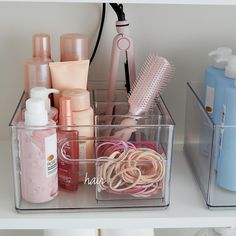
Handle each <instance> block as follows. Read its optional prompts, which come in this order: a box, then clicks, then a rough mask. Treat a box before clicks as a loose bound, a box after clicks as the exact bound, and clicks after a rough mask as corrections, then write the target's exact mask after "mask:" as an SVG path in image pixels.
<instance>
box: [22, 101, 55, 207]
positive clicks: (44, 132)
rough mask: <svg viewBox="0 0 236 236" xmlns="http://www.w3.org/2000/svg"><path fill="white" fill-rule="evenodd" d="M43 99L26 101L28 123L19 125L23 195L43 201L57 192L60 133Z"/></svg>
mask: <svg viewBox="0 0 236 236" xmlns="http://www.w3.org/2000/svg"><path fill="white" fill-rule="evenodd" d="M53 125H55V123H54V122H49V121H48V114H47V111H46V109H45V105H44V101H43V100H42V99H37V98H31V99H28V100H27V101H26V112H25V122H20V123H19V124H18V139H19V158H20V168H21V172H20V175H21V195H22V198H23V199H24V200H25V201H28V202H31V203H43V202H48V201H50V200H52V199H54V198H55V197H56V196H57V193H58V175H57V134H56V128H55V127H53Z"/></svg>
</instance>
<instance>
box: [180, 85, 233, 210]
mask: <svg viewBox="0 0 236 236" xmlns="http://www.w3.org/2000/svg"><path fill="white" fill-rule="evenodd" d="M203 98H204V88H203V84H202V83H200V82H189V83H187V103H186V117H185V142H184V151H185V153H186V156H187V160H188V161H189V163H190V166H191V168H192V170H193V172H194V174H195V176H196V179H197V181H198V183H199V186H200V188H201V191H202V194H203V196H204V199H205V201H206V204H207V206H208V207H209V208H212V209H216V208H232V207H236V191H233V189H232V186H234V185H236V178H233V176H234V173H236V168H235V163H234V160H232V161H231V164H230V163H229V161H228V160H227V159H226V158H231V156H226V155H224V156H223V155H222V153H223V152H224V151H223V150H228V149H231V148H233V147H235V146H236V140H231V142H225V141H226V137H227V135H231V134H233V133H236V124H235V125H230V126H229V125H228V126H226V125H220V124H215V123H214V122H213V120H212V119H211V117H210V116H209V114H208V113H207V112H206V111H205V109H204V105H203V102H202V101H203ZM231 176H232V177H231ZM230 177H231V178H230ZM228 186H230V187H231V189H229V187H228Z"/></svg>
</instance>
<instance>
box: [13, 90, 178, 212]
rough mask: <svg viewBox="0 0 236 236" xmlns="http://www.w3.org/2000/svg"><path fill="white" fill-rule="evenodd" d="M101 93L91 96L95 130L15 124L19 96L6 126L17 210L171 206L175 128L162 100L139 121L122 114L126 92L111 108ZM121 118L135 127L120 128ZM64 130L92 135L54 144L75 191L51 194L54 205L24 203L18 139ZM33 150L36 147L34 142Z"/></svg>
mask: <svg viewBox="0 0 236 236" xmlns="http://www.w3.org/2000/svg"><path fill="white" fill-rule="evenodd" d="M104 93H106V90H98V91H93V92H91V98H92V106H93V109H94V113H95V116H94V125H93V126H83V127H78V126H70V127H63V126H60V125H52V126H47V127H26V126H24V125H22V123H20V122H19V120H20V119H21V116H22V109H23V108H24V97H23V96H22V98H21V101H20V103H19V105H18V107H17V109H16V112H15V114H14V116H13V118H12V121H11V124H10V125H11V130H12V156H13V167H14V185H15V207H16V210H17V211H19V212H33V211H35V212H38V211H74V210H77V211H81V210H85V211H88V210H99V209H103V210H104V209H106V210H108V209H114V208H144V207H145V208H153V207H159V208H166V207H167V206H168V205H169V203H170V175H171V159H172V145H173V134H174V126H175V125H174V121H173V119H172V118H171V116H170V114H169V112H168V110H167V108H166V106H165V104H164V102H163V100H162V98H158V99H157V100H156V101H155V103H154V105H153V107H152V108H151V109H150V111H149V112H148V113H146V114H143V115H142V116H128V115H126V114H127V112H128V103H127V94H126V93H125V92H124V91H122V90H120V91H119V90H117V91H116V93H117V94H118V95H116V97H117V99H116V102H113V103H106V102H105V101H106V96H104ZM121 94H122V96H121ZM121 98H122V99H121ZM108 105H111V106H112V107H113V115H111V116H107V115H106V107H107V106H108ZM124 119H131V120H135V122H134V123H133V125H131V126H127V125H121V122H122V120H124ZM68 128H69V130H76V129H79V128H85V129H86V128H88V129H92V131H93V132H92V133H93V135H91V136H90V137H83V136H81V137H80V136H79V138H77V139H70V140H65V141H64V142H60V143H58V144H57V158H58V164H59V162H60V165H62V164H63V165H67V168H69V169H70V171H71V172H73V173H74V176H76V179H77V181H76V183H78V189H77V190H73V191H69V190H65V189H64V188H63V187H61V186H59V191H58V193H57V194H56V193H55V196H53V199H52V200H50V201H45V202H41V203H40V202H36V203H33V202H32V201H29V200H28V199H26V197H25V193H24V191H26V190H25V189H28V188H30V187H29V185H27V184H25V181H26V180H25V179H24V178H23V174H22V173H23V171H25V170H22V165H23V163H24V158H21V155H22V150H23V145H22V144H21V142H20V140H19V138H20V137H21V134H22V132H27V133H29V134H30V135H31V136H32V137H37V132H40V131H42V130H46V131H45V132H47V130H50V129H55V130H56V131H57V137H58V136H59V135H60V131H61V130H65V129H68ZM118 134H119V135H118ZM120 134H122V135H120ZM123 134H125V137H124V136H123ZM31 136H30V137H31ZM31 141H32V140H29V142H31ZM32 145H37V143H33V142H32ZM87 147H89V151H88V148H87ZM30 148H31V147H30ZM32 148H33V147H32ZM68 166H69V167H68ZM31 167H32V169H34V168H35V172H34V173H36V172H37V168H38V167H37V164H35V163H31ZM45 168H46V167H45ZM60 173H61V172H60V171H59V173H58V175H59V177H58V178H59V180H60V181H64V180H63V178H62V177H61V175H60ZM23 181H24V182H23ZM27 181H28V180H27ZM66 181H67V182H66ZM68 181H70V180H68V179H66V180H65V184H67V183H68ZM31 182H33V181H31ZM31 182H29V181H28V182H27V183H28V184H29V183H31ZM33 191H35V192H33V193H32V194H35V195H37V194H39V195H40V191H41V190H40V188H39V189H34V190H33ZM37 191H38V192H37Z"/></svg>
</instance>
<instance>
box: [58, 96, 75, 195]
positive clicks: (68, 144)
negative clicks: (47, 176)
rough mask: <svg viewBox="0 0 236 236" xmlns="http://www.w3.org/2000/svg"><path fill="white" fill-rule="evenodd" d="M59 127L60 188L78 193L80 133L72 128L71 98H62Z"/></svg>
mask: <svg viewBox="0 0 236 236" xmlns="http://www.w3.org/2000/svg"><path fill="white" fill-rule="evenodd" d="M59 125H60V126H59V129H58V132H57V144H58V182H59V186H60V187H61V188H63V189H66V190H69V191H76V190H78V184H79V173H78V172H79V164H78V159H79V145H78V139H79V132H78V131H77V130H73V128H72V127H71V126H72V125H73V120H72V109H71V99H70V98H67V97H61V98H60V115H59ZM67 159H70V160H67ZM76 160H77V161H76Z"/></svg>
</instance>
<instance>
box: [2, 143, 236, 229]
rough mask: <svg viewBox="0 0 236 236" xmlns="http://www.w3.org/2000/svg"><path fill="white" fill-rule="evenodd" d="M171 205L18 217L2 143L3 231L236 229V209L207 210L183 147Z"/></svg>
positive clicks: (175, 167) (177, 147) (177, 157)
mask: <svg viewBox="0 0 236 236" xmlns="http://www.w3.org/2000/svg"><path fill="white" fill-rule="evenodd" d="M173 158H174V161H173V169H172V171H173V172H172V184H171V205H170V207H169V208H168V209H167V210H158V209H152V210H138V211H137V210H133V211H125V210H124V211H123V210H122V211H112V212H111V211H110V212H89V213H85V212H80V213H47V214H45V213H44V214H36V213H35V214H19V213H16V211H15V209H14V199H13V184H12V168H11V156H10V144H9V142H1V143H0V191H1V193H0V229H47V228H56V229H60V228H68V229H69V228H70V229H71V228H91V227H93V228H117V227H122V228H150V227H152V228H154V227H155V228H157V227H158V228H190V227H191V228H192V227H225V226H236V210H228V211H226V210H224V211H223V210H219V211H211V210H208V209H207V207H206V205H205V201H204V200H203V197H202V194H201V192H200V190H199V188H198V186H197V184H196V182H195V179H194V177H193V175H192V173H191V171H190V168H189V166H188V165H187V163H186V161H185V158H184V155H183V151H182V145H175V148H174V154H173Z"/></svg>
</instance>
